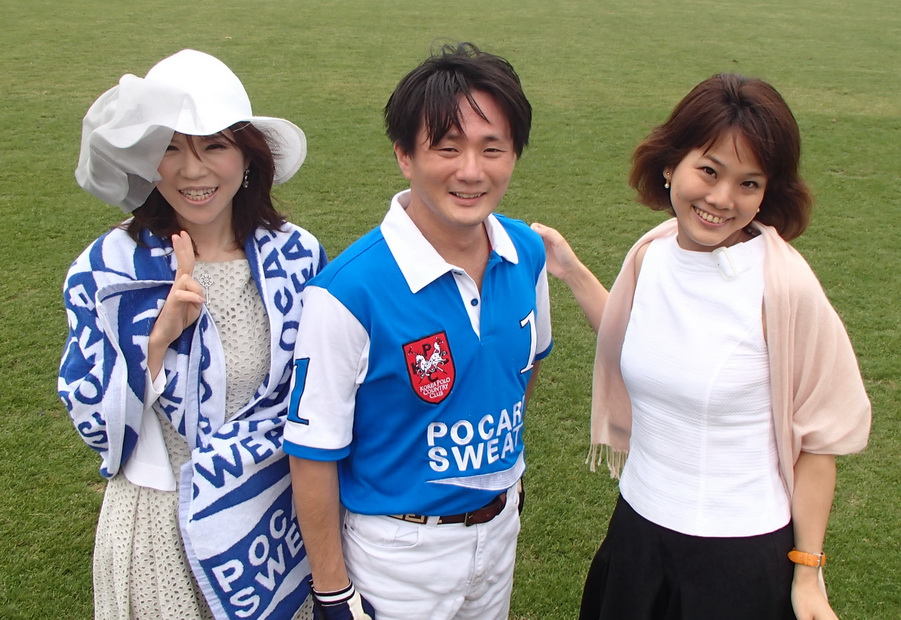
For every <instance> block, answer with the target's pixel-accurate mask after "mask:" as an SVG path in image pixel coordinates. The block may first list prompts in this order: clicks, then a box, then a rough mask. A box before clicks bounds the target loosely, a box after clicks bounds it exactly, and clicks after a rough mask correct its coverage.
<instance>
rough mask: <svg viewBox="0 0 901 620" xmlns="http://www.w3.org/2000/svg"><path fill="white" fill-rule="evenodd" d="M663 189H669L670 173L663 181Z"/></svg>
mask: <svg viewBox="0 0 901 620" xmlns="http://www.w3.org/2000/svg"><path fill="white" fill-rule="evenodd" d="M663 189H669V175H666V181H664V182H663Z"/></svg>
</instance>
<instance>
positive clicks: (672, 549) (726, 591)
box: [579, 496, 795, 620]
mask: <svg viewBox="0 0 901 620" xmlns="http://www.w3.org/2000/svg"><path fill="white" fill-rule="evenodd" d="M793 540H794V535H793V533H792V525H791V523H789V524H788V525H786V526H785V527H783V528H780V529H778V530H776V531H775V532H771V533H769V534H762V535H759V536H748V537H740V538H708V537H701V536H689V535H687V534H680V533H679V532H675V531H673V530H669V529H667V528H664V527H661V526H659V525H656V524H654V523H652V522H650V521H648V520H647V519H645V518H643V517H642V516H641V515H639V514H638V513H637V512H635V511H634V510H633V509H632V507H631V506H629V504H628V503H626V501H625V500H624V499H623V498H622V496H620V498H619V499H618V500H617V503H616V508H615V509H614V511H613V516H612V517H611V518H610V526H609V528H608V530H607V537H606V538H605V539H604V542H603V543H602V544H601V547H600V549H598V552H597V554H596V555H595V558H594V561H593V562H592V563H591V568H590V569H589V571H588V578H587V579H586V582H585V590H584V592H583V594H582V609H581V613H580V616H579V617H580V619H581V620H707V619H710V620H720V619H723V618H729V619H730V620H783V619H784V620H794V618H795V614H794V612H793V611H792V605H791V584H792V577H793V575H794V564H792V562H791V560H789V559H788V552H789V551H791V549H792V546H793Z"/></svg>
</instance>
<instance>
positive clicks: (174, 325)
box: [147, 232, 206, 377]
mask: <svg viewBox="0 0 901 620" xmlns="http://www.w3.org/2000/svg"><path fill="white" fill-rule="evenodd" d="M172 249H173V250H174V251H175V261H176V269H175V282H173V283H172V288H171V289H170V290H169V296H168V297H166V302H165V303H164V304H163V309H162V310H160V315H159V316H158V317H157V319H156V323H154V325H153V329H152V330H151V331H150V340H149V343H148V347H147V348H148V351H147V367H148V369H149V370H150V373H151V376H153V377H156V375H157V374H158V373H159V371H160V368H162V365H163V355H164V354H165V352H166V348H167V347H168V346H169V345H170V344H172V342H173V341H175V339H176V338H178V337H179V336H180V335H181V333H182V332H183V331H184V330H185V328H187V327H188V326H189V325H191V324H192V323H193V322H194V321H196V320H197V318H198V317H199V316H200V310H201V307H202V306H203V303H204V301H206V299H205V298H204V296H203V287H202V286H200V283H199V282H197V280H195V279H194V275H193V274H194V262H195V258H194V246H193V244H192V243H191V237H190V236H189V235H188V233H187V232H181V233H175V234H174V235H172Z"/></svg>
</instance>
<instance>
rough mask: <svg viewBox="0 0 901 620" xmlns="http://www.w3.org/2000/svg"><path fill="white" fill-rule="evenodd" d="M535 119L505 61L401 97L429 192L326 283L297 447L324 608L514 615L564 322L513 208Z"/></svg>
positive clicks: (398, 124) (471, 57)
mask: <svg viewBox="0 0 901 620" xmlns="http://www.w3.org/2000/svg"><path fill="white" fill-rule="evenodd" d="M531 117H532V111H531V106H530V104H529V102H528V100H527V99H526V97H525V94H524V93H523V91H522V87H521V85H520V81H519V78H518V76H517V75H516V73H515V71H514V70H513V68H512V67H511V66H510V64H509V63H508V62H507V61H505V60H504V59H502V58H500V57H498V56H494V55H492V54H487V53H484V52H481V51H480V50H478V49H477V48H476V47H475V46H474V45H471V44H461V45H458V46H445V47H444V48H443V49H442V50H441V51H440V52H439V53H437V54H435V55H433V56H432V57H430V58H429V59H427V60H426V61H425V62H424V63H422V64H421V65H420V66H419V67H417V68H416V69H414V70H413V71H411V72H410V73H409V74H408V75H407V76H406V77H404V78H403V79H402V80H401V82H400V83H399V84H398V86H397V88H396V89H395V91H394V93H393V94H392V95H391V98H390V99H389V100H388V104H387V106H386V107H385V121H386V126H387V134H388V137H389V138H390V139H391V141H392V142H393V144H394V151H395V154H396V156H397V161H398V165H399V166H400V169H401V171H402V172H403V174H404V176H405V177H406V178H407V179H408V181H409V183H410V189H408V190H406V191H403V192H401V193H399V194H397V195H396V196H395V197H394V199H393V200H392V201H391V207H390V210H389V211H388V213H387V215H386V216H385V219H384V220H383V221H382V224H381V225H380V226H379V227H378V228H376V229H375V230H373V231H372V232H370V233H369V234H367V235H366V236H364V237H363V238H361V239H360V240H358V241H357V242H356V243H354V244H353V245H351V246H350V247H349V248H348V249H347V250H346V251H345V252H344V253H343V254H341V255H340V256H338V257H337V258H336V259H335V260H334V261H332V262H331V263H330V264H329V265H328V267H327V268H326V269H325V270H323V272H322V273H321V274H320V275H319V276H317V277H316V278H314V279H313V280H311V281H310V282H309V283H308V285H307V288H306V290H305V297H304V313H303V318H302V321H301V324H300V328H299V333H298V337H297V342H298V344H297V349H296V354H295V358H296V361H295V374H294V384H293V388H292V393H291V403H290V410H289V415H288V422H287V426H286V429H285V451H286V452H288V454H289V455H291V470H292V481H293V487H294V496H295V505H296V508H297V516H298V521H299V523H300V527H301V531H302V532H303V536H304V544H305V545H306V549H307V553H308V556H309V559H310V566H311V570H312V573H313V587H314V594H315V596H316V599H317V612H318V613H319V617H321V618H327V619H330V618H339V617H340V618H367V617H374V616H375V614H378V618H379V619H384V620H388V619H391V618H396V619H398V620H409V619H411V618H417V619H419V618H429V619H432V620H436V619H445V618H446V619H450V618H456V619H465V618H473V619H475V618H478V619H480V620H483V619H491V618H497V619H502V618H507V616H508V613H509V606H510V592H511V590H512V585H513V565H514V559H515V554H516V538H517V535H518V534H519V510H518V507H519V505H520V502H521V492H520V489H521V486H520V484H519V483H520V479H521V477H522V474H523V472H524V471H525V462H524V459H523V446H522V437H523V422H524V418H525V410H526V402H527V400H528V394H529V391H530V389H531V386H532V384H533V383H534V381H535V377H536V373H537V370H538V364H539V360H541V359H542V358H543V357H544V356H546V355H547V354H548V353H549V352H550V349H551V328H550V316H549V302H548V290H547V277H546V271H545V254H544V246H543V243H542V241H541V239H540V238H539V237H538V236H537V235H536V234H535V233H534V232H532V231H531V230H530V229H529V228H528V226H526V225H525V224H524V223H522V222H519V221H515V220H511V219H508V218H505V217H504V216H501V215H495V214H494V210H495V208H496V207H497V205H498V204H499V203H500V201H501V199H502V198H503V196H504V194H505V193H506V191H507V186H508V184H509V182H510V178H511V176H512V174H513V168H514V166H515V163H516V160H517V159H518V157H519V156H520V155H521V154H522V150H523V148H524V147H525V146H526V144H527V143H528V137H529V129H530V126H531ZM342 505H343V507H344V508H345V509H346V513H345V514H343V515H342V510H341V507H342ZM361 595H362V596H361ZM373 608H374V611H373Z"/></svg>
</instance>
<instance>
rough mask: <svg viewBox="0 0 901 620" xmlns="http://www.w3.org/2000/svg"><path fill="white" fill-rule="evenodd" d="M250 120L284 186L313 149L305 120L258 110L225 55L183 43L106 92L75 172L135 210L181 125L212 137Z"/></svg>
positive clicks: (88, 124) (91, 117) (84, 136)
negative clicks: (296, 121)
mask: <svg viewBox="0 0 901 620" xmlns="http://www.w3.org/2000/svg"><path fill="white" fill-rule="evenodd" d="M241 121H247V122H250V123H252V124H253V125H254V126H255V127H256V128H257V129H259V130H261V131H262V132H263V133H264V134H265V135H266V137H267V138H268V140H269V145H270V147H271V148H272V154H273V156H274V158H275V178H274V179H273V182H274V183H275V184H276V185H278V184H280V183H284V182H285V181H287V180H288V179H290V178H291V177H292V176H294V174H295V173H296V172H297V170H298V169H299V168H300V165H301V164H302V163H303V160H304V159H305V158H306V155H307V140H306V136H304V133H303V131H301V129H300V127H298V126H297V125H295V124H294V123H292V122H290V121H287V120H285V119H282V118H273V117H269V116H254V115H253V111H252V110H251V107H250V99H249V98H248V96H247V91H245V90H244V86H243V85H242V84H241V80H239V79H238V76H236V75H235V74H234V73H233V72H232V71H231V69H229V68H228V67H227V66H225V64H224V63H223V62H222V61H220V60H219V59H217V58H214V57H213V56H210V55H209V54H204V53H203V52H198V51H195V50H182V51H180V52H178V53H177V54H174V55H172V56H169V57H168V58H165V59H163V60H161V61H160V62H158V63H157V64H156V65H155V66H154V67H153V68H152V69H150V71H148V72H147V75H146V76H145V77H143V78H139V77H136V76H134V75H131V74H128V75H124V76H122V79H121V80H119V84H118V85H117V86H114V87H113V88H111V89H109V90H108V91H106V92H105V93H103V94H102V95H101V96H100V97H99V98H98V99H97V101H95V102H94V104H93V105H92V106H91V107H90V109H88V112H87V114H86V115H85V117H84V121H83V122H82V132H81V152H80V154H79V157H78V167H77V168H76V170H75V179H76V180H77V181H78V184H79V185H80V186H81V187H82V188H83V189H84V190H85V191H87V192H89V193H91V194H93V195H94V196H96V197H97V198H99V199H100V200H102V201H104V202H106V203H109V204H111V205H114V206H117V207H119V208H121V209H122V210H123V211H124V212H126V213H131V212H132V211H134V210H135V209H136V208H138V207H140V206H141V205H142V204H144V201H145V200H146V199H147V197H148V196H149V195H150V192H151V191H153V188H154V186H155V185H156V183H157V182H158V181H159V180H160V175H159V173H158V172H157V168H158V167H159V164H160V162H161V161H162V159H163V155H164V154H165V153H166V149H167V148H168V146H169V143H170V142H171V140H172V135H173V133H175V132H176V131H177V132H179V133H183V134H188V135H192V136H209V135H212V134H215V133H218V132H220V131H222V130H223V129H226V128H228V127H230V126H232V125H234V124H235V123H239V122H241Z"/></svg>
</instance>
